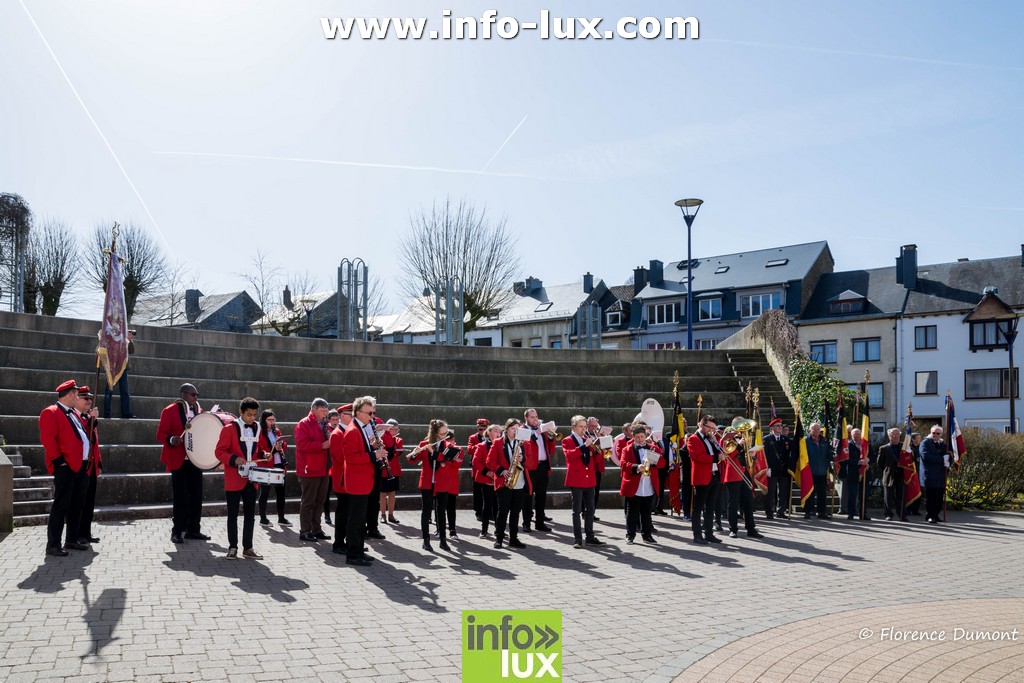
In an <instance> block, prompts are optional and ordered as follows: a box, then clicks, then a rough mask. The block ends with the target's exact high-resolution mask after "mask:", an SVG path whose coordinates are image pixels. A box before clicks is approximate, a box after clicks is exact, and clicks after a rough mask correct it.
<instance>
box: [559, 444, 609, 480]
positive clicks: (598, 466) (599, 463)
mask: <svg viewBox="0 0 1024 683" xmlns="http://www.w3.org/2000/svg"><path fill="white" fill-rule="evenodd" d="M592 450H593V451H594V455H595V456H597V457H595V458H593V459H591V461H590V462H592V463H594V472H595V473H596V474H595V477H596V475H597V474H601V473H603V472H604V469H605V465H606V464H607V463H605V461H604V454H603V453H601V449H600V448H598V446H597V444H594V448H593V449H592ZM562 455H565V439H562ZM565 464H566V465H567V466H568V464H569V461H568V460H566V461H565ZM594 485H595V486H596V485H597V480H596V478H595V483H594Z"/></svg>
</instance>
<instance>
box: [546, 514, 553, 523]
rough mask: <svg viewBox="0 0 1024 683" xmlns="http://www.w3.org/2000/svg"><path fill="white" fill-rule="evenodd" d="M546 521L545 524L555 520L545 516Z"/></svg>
mask: <svg viewBox="0 0 1024 683" xmlns="http://www.w3.org/2000/svg"><path fill="white" fill-rule="evenodd" d="M544 521H545V522H553V521H555V520H554V519H553V518H551V517H548V516H547V515H544Z"/></svg>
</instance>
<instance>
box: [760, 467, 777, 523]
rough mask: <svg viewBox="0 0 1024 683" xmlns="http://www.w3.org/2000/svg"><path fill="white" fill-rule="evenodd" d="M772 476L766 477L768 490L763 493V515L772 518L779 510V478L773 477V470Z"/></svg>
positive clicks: (773, 471)
mask: <svg viewBox="0 0 1024 683" xmlns="http://www.w3.org/2000/svg"><path fill="white" fill-rule="evenodd" d="M772 475H773V476H771V477H768V490H767V491H765V492H764V513H765V515H766V516H768V517H774V516H775V511H776V510H778V509H779V477H777V476H774V475H775V470H774V469H773V470H772Z"/></svg>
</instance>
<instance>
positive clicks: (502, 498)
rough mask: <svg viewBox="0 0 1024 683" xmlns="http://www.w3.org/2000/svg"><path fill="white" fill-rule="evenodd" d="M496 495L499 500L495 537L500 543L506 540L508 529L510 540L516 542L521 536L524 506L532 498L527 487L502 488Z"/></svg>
mask: <svg viewBox="0 0 1024 683" xmlns="http://www.w3.org/2000/svg"><path fill="white" fill-rule="evenodd" d="M494 493H495V496H496V497H497V499H498V519H497V521H495V522H494V537H495V538H496V539H497V540H499V541H502V540H504V539H505V527H508V537H509V540H512V541H514V540H516V539H517V538H518V536H519V514H520V513H521V512H522V513H523V514H525V512H524V510H523V508H524V504H525V503H526V501H528V500H529V499H530V496H529V495H527V491H526V487H525V486H524V487H523V488H521V489H509V488H505V487H504V486H502V487H501V488H500V489H498V490H497V491H495V492H494ZM524 519H525V518H524Z"/></svg>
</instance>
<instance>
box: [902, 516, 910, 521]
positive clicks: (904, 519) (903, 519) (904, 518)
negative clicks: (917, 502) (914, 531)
mask: <svg viewBox="0 0 1024 683" xmlns="http://www.w3.org/2000/svg"><path fill="white" fill-rule="evenodd" d="M900 521H901V522H909V521H910V520H909V519H907V518H906V517H900Z"/></svg>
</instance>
